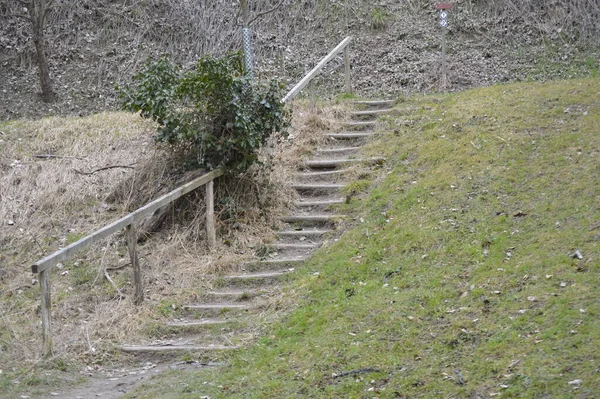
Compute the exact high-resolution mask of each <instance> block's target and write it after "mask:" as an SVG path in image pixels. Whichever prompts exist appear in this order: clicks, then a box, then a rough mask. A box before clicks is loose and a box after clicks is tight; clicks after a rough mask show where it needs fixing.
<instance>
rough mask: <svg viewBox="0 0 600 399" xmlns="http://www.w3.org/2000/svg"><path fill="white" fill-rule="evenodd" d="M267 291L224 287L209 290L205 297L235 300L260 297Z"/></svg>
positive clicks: (215, 299) (217, 299) (216, 300)
mask: <svg viewBox="0 0 600 399" xmlns="http://www.w3.org/2000/svg"><path fill="white" fill-rule="evenodd" d="M267 293H268V291H267V290H265V289H234V288H224V289H223V290H218V291H210V292H208V293H207V295H206V297H207V298H211V299H214V302H219V300H223V301H227V300H228V301H229V302H237V301H245V300H249V299H253V298H256V297H260V296H263V295H265V294H267Z"/></svg>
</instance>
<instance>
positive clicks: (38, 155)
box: [32, 154, 86, 160]
mask: <svg viewBox="0 0 600 399" xmlns="http://www.w3.org/2000/svg"><path fill="white" fill-rule="evenodd" d="M32 157H33V158H40V159H54V158H61V159H81V160H85V159H86V158H82V157H74V156H70V155H54V154H33V155H32Z"/></svg>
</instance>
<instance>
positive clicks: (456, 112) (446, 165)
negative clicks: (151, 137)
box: [129, 79, 600, 398]
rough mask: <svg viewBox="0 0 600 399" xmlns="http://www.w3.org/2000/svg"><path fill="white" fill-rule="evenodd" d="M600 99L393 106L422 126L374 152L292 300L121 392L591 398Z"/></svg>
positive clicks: (538, 93)
mask: <svg viewBox="0 0 600 399" xmlns="http://www.w3.org/2000/svg"><path fill="white" fill-rule="evenodd" d="M599 99H600V80H598V79H591V80H580V81H567V82H556V83H547V84H518V85H517V84H515V85H506V86H496V87H491V88H484V89H478V90H473V91H468V92H463V93H458V94H451V95H438V96H426V97H418V98H414V99H411V100H410V101H407V102H406V103H403V104H400V106H399V108H405V107H409V106H410V107H416V109H417V110H416V111H415V112H414V115H413V116H411V117H410V119H412V120H413V121H414V123H413V124H412V125H410V126H409V127H403V128H400V130H399V131H398V132H397V133H396V134H388V135H385V136H384V137H382V139H381V140H380V141H377V142H375V143H373V145H372V146H371V147H370V149H369V150H368V151H370V152H372V153H374V154H375V153H377V154H384V155H385V156H386V157H387V158H388V159H389V162H388V164H387V166H388V168H389V173H382V175H384V177H383V178H382V180H381V181H380V182H378V183H377V184H376V186H375V187H374V188H373V189H372V190H371V193H370V194H368V195H367V197H366V200H364V201H354V202H353V203H351V204H350V205H348V207H349V208H350V209H349V210H351V211H353V212H355V214H357V215H360V217H361V218H362V220H364V222H363V223H359V224H358V225H357V226H356V227H355V228H353V229H351V230H350V231H348V232H347V233H346V234H345V236H344V237H343V239H342V240H340V241H338V242H337V243H335V244H334V245H332V246H331V247H329V248H326V249H323V250H321V251H320V252H319V253H318V255H317V256H316V257H315V258H314V259H313V260H312V261H311V262H310V264H309V265H307V266H306V267H304V268H303V269H302V270H300V271H299V272H298V273H297V279H296V280H295V281H293V283H292V284H293V285H292V288H291V294H292V295H296V296H297V301H298V307H297V309H296V310H295V311H293V312H292V313H291V314H290V315H289V317H287V318H286V320H285V321H284V322H283V323H281V324H278V325H275V326H274V327H273V329H272V331H271V333H270V334H268V335H266V336H265V337H264V338H262V339H261V340H260V341H259V342H258V344H257V345H256V346H254V347H253V348H250V349H249V350H247V351H244V352H241V353H239V354H236V355H234V356H233V357H232V359H231V366H229V367H228V368H226V369H225V370H224V371H222V370H219V371H218V372H211V371H210V370H206V371H199V372H195V373H189V374H185V373H184V374H181V373H175V372H173V373H171V374H167V375H165V376H163V377H161V378H159V379H158V380H157V382H156V383H155V384H152V385H149V386H145V387H142V388H140V389H138V390H137V391H136V392H135V393H134V394H131V395H130V396H129V397H137V398H140V397H152V398H155V397H164V398H171V397H173V398H175V397H176V398H188V397H189V398H192V397H198V395H209V396H211V397H213V398H217V397H253V398H263V397H278V398H289V397H302V398H308V397H319V398H326V397H344V398H346V397H348V398H362V397H365V398H366V397H369V398H371V397H380V398H403V397H406V398H414V397H436V398H437V397H474V398H475V397H494V396H499V397H519V398H520V397H539V398H542V397H553V398H559V397H564V398H567V397H582V398H591V397H593V396H594V394H595V393H597V392H599V391H600V373H599V372H598V371H599V366H600V355H598V352H597V344H598V342H600V322H599V320H600V319H599V310H598V309H599V308H598V299H597V292H598V290H599V289H600V280H599V277H598V272H599V271H600V270H599V269H600V267H599V266H600V248H599V245H598V241H599V236H600V224H599V223H600V208H599V206H600V204H599V200H600V198H599V194H600V193H599V190H598V188H599V187H600V181H599V180H600V178H599V176H600V170H599V164H598V159H600V135H599V134H598V126H599V125H600V101H599ZM403 119H406V118H405V117H401V116H397V117H391V118H389V122H390V126H393V125H394V123H395V122H398V121H400V120H403ZM392 130H393V128H392ZM382 172H385V171H382ZM575 250H580V251H581V253H582V254H583V259H581V260H576V259H573V258H572V257H571V256H570V255H571V254H573V253H574V252H575ZM315 271H319V274H318V275H315V274H314V273H315ZM390 271H398V272H397V273H395V274H393V275H391V276H390V277H389V278H388V279H387V280H386V279H385V276H386V273H388V272H390ZM362 368H372V369H377V370H379V372H373V373H369V374H361V375H357V376H347V377H341V378H332V375H333V374H337V373H341V372H344V371H350V370H357V369H362ZM455 370H460V372H461V374H462V376H463V378H464V382H465V384H459V383H458V377H457V375H456V372H455ZM574 380H582V382H581V383H571V384H569V382H572V381H574Z"/></svg>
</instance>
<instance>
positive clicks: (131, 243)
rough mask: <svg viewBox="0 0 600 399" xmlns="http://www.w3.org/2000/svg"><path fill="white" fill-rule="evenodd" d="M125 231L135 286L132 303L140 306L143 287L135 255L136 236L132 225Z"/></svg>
mask: <svg viewBox="0 0 600 399" xmlns="http://www.w3.org/2000/svg"><path fill="white" fill-rule="evenodd" d="M125 229H126V231H127V249H128V250H129V259H131V266H133V284H134V285H135V297H134V300H133V303H134V304H136V305H141V304H142V302H144V286H143V284H142V271H141V270H140V260H139V258H138V253H137V234H136V232H135V227H133V224H128V225H127V227H126V228H125Z"/></svg>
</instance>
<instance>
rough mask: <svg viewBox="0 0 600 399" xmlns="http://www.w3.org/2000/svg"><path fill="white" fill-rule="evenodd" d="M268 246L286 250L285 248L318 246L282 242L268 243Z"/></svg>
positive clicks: (305, 248)
mask: <svg viewBox="0 0 600 399" xmlns="http://www.w3.org/2000/svg"><path fill="white" fill-rule="evenodd" d="M268 247H270V248H273V249H278V250H286V249H292V250H294V249H298V250H311V249H317V248H319V245H317V244H313V243H308V244H296V243H293V244H288V243H283V242H276V243H275V244H269V245H268Z"/></svg>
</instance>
